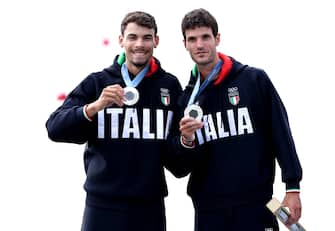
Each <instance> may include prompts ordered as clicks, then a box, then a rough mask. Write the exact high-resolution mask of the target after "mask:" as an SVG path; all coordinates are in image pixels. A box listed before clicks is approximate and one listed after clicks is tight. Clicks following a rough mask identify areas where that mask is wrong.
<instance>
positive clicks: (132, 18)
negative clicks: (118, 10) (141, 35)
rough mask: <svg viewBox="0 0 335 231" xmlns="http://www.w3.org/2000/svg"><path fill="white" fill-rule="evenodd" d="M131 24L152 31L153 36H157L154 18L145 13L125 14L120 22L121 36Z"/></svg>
mask: <svg viewBox="0 0 335 231" xmlns="http://www.w3.org/2000/svg"><path fill="white" fill-rule="evenodd" d="M132 22H134V23H136V24H137V25H139V26H143V27H146V28H149V29H154V32H155V35H156V34H157V25H156V21H155V18H154V17H153V16H152V15H150V14H148V13H146V12H142V11H134V12H130V13H128V14H126V16H125V17H124V19H123V20H122V22H121V34H122V35H123V33H124V31H125V29H126V27H127V25H128V24H129V23H132Z"/></svg>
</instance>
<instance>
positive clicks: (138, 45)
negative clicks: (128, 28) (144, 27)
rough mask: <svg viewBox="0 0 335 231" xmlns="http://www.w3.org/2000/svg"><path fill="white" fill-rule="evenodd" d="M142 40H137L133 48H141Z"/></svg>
mask: <svg viewBox="0 0 335 231" xmlns="http://www.w3.org/2000/svg"><path fill="white" fill-rule="evenodd" d="M143 44H144V40H143V39H142V38H139V39H137V40H136V42H135V47H143Z"/></svg>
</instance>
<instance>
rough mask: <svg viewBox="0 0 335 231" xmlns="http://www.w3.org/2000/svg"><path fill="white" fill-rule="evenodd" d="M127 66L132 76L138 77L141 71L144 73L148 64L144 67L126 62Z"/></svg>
mask: <svg viewBox="0 0 335 231" xmlns="http://www.w3.org/2000/svg"><path fill="white" fill-rule="evenodd" d="M126 65H127V69H128V71H129V72H130V73H131V74H133V75H137V74H138V73H139V72H140V71H142V70H143V69H144V67H145V66H146V65H147V63H145V64H143V65H134V64H133V63H130V62H127V61H126Z"/></svg>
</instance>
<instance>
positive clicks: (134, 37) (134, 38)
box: [127, 34, 137, 41]
mask: <svg viewBox="0 0 335 231" xmlns="http://www.w3.org/2000/svg"><path fill="white" fill-rule="evenodd" d="M127 39H128V40H130V41H134V40H136V39H137V36H136V35H134V34H130V35H128V36H127Z"/></svg>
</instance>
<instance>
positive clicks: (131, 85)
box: [121, 63, 149, 106]
mask: <svg viewBox="0 0 335 231" xmlns="http://www.w3.org/2000/svg"><path fill="white" fill-rule="evenodd" d="M148 70H149V64H147V65H146V66H145V67H144V68H143V69H142V70H141V71H140V72H139V73H138V74H137V75H136V76H135V78H134V79H133V80H131V79H130V77H129V72H128V68H127V65H126V63H123V64H122V67H121V74H122V78H123V80H124V82H125V84H126V86H127V87H125V88H124V89H123V90H124V104H126V105H128V106H131V105H134V104H136V103H137V102H138V100H139V98H140V94H139V92H138V90H137V89H136V87H137V85H138V84H139V83H140V82H141V81H142V79H143V78H144V76H145V75H146V74H147V72H148Z"/></svg>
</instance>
